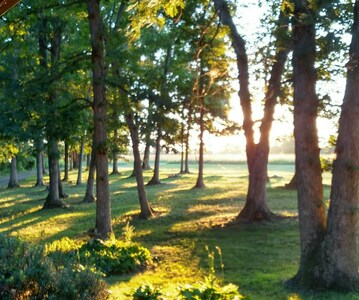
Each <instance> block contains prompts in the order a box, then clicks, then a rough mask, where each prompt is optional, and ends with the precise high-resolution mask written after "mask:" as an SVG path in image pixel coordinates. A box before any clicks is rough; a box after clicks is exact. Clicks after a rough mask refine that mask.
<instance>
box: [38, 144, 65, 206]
mask: <svg viewBox="0 0 359 300" xmlns="http://www.w3.org/2000/svg"><path fill="white" fill-rule="evenodd" d="M58 157H59V149H58V145H57V142H56V141H55V140H54V139H52V138H49V140H48V158H49V177H50V183H49V193H48V195H47V197H46V201H45V204H44V206H43V208H58V207H65V206H66V205H65V203H64V202H63V201H61V200H60V194H59V183H61V180H60V174H59V160H58Z"/></svg>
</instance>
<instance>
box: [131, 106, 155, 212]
mask: <svg viewBox="0 0 359 300" xmlns="http://www.w3.org/2000/svg"><path fill="white" fill-rule="evenodd" d="M125 117H126V123H127V126H128V128H129V130H130V134H131V140H132V150H133V158H134V172H135V176H136V182H137V192H138V199H139V202H140V208H141V212H140V218H141V219H148V218H150V217H152V216H153V210H152V208H151V207H150V205H149V203H148V200H147V194H146V189H145V184H144V180H143V174H142V166H141V154H140V151H139V148H138V147H139V138H138V130H137V127H136V125H135V122H134V120H133V114H132V113H127V114H126V116H125Z"/></svg>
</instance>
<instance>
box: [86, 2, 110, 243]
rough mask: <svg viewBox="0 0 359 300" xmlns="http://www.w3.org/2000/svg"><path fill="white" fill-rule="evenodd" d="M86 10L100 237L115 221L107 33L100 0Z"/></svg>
mask: <svg viewBox="0 0 359 300" xmlns="http://www.w3.org/2000/svg"><path fill="white" fill-rule="evenodd" d="M87 11H88V18H89V25H90V33H91V45H92V74H93V75H92V76H93V93H94V101H93V109H94V151H95V161H96V171H97V176H96V198H97V202H96V226H95V234H96V235H97V236H98V237H99V238H101V239H107V238H109V237H110V235H111V233H112V225H111V203H110V191H109V181H108V154H107V152H108V149H107V147H108V146H107V132H106V97H105V82H104V81H105V70H104V36H103V28H102V20H101V15H100V0H87Z"/></svg>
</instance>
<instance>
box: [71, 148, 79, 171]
mask: <svg viewBox="0 0 359 300" xmlns="http://www.w3.org/2000/svg"><path fill="white" fill-rule="evenodd" d="M71 157H72V169H78V168H79V154H78V153H77V152H76V151H75V150H74V151H72V154H71Z"/></svg>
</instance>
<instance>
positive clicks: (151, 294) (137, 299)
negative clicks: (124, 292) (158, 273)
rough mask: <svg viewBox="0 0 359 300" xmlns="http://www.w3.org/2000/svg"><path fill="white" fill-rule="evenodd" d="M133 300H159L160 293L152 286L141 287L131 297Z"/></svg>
mask: <svg viewBox="0 0 359 300" xmlns="http://www.w3.org/2000/svg"><path fill="white" fill-rule="evenodd" d="M132 298H133V300H160V299H163V297H162V293H161V292H160V291H159V290H158V289H157V288H155V287H153V286H152V285H148V284H144V285H141V286H140V287H139V288H138V289H137V290H136V291H135V292H134V293H133V295H132Z"/></svg>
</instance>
